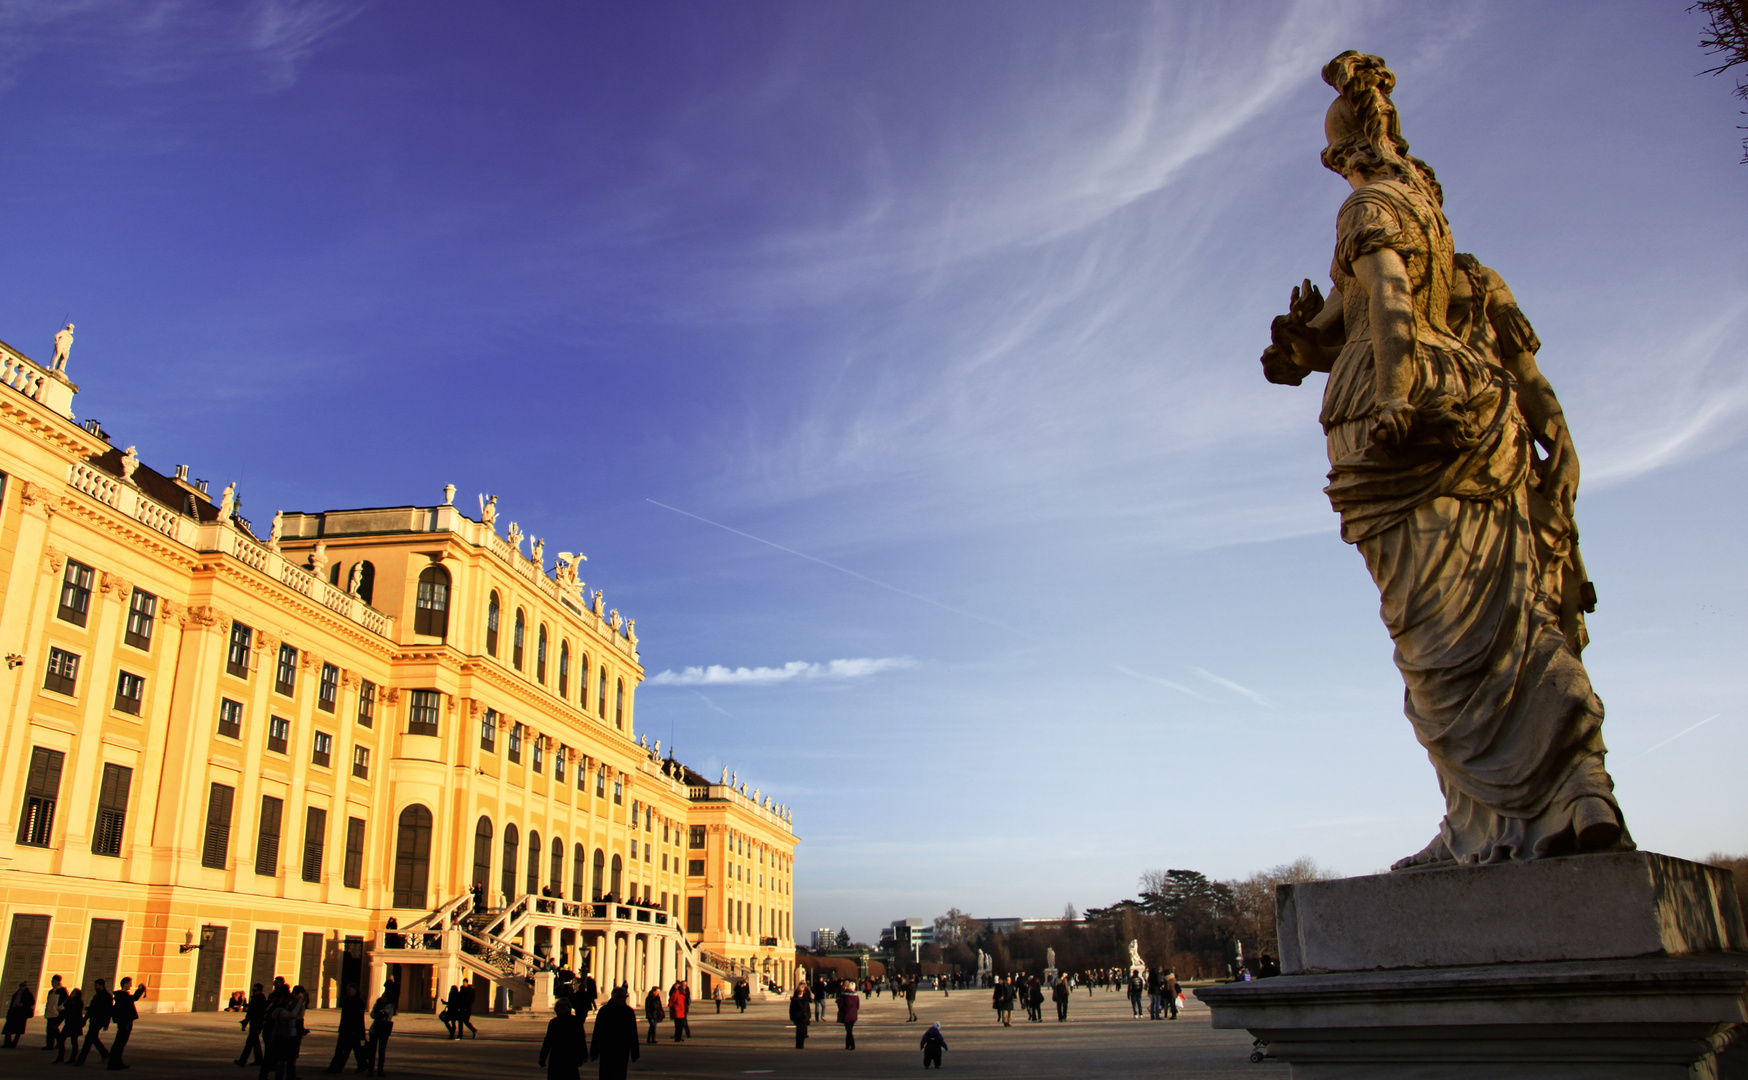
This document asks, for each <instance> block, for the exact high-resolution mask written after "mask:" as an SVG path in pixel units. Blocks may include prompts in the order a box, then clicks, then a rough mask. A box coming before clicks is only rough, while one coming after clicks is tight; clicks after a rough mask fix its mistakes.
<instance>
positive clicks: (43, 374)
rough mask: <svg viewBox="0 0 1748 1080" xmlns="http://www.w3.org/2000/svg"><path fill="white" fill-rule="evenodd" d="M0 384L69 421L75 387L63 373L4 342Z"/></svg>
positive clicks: (0, 355)
mask: <svg viewBox="0 0 1748 1080" xmlns="http://www.w3.org/2000/svg"><path fill="white" fill-rule="evenodd" d="M0 383H4V384H5V385H7V386H10V387H11V388H12V389H14V390H16V391H18V392H19V393H20V394H23V395H24V396H25V397H27V398H29V399H30V400H32V401H36V402H40V403H42V404H43V405H46V406H47V407H49V408H50V409H53V410H54V411H55V412H57V413H60V414H61V415H62V416H64V417H66V418H67V419H69V420H71V419H72V418H73V395H74V394H76V393H78V391H79V388H78V387H76V386H74V385H73V384H72V383H71V382H68V381H67V377H66V376H65V375H60V374H57V373H54V372H51V371H49V370H48V369H47V368H44V367H43V366H42V365H41V364H38V363H37V362H36V361H34V360H32V359H30V358H29V357H27V356H25V355H24V354H23V353H20V352H18V351H17V350H15V349H13V348H11V347H9V346H7V345H6V344H4V343H0Z"/></svg>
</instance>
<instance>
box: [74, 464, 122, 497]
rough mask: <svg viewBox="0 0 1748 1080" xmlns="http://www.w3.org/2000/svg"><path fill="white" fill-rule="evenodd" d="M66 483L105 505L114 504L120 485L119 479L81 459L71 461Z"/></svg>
mask: <svg viewBox="0 0 1748 1080" xmlns="http://www.w3.org/2000/svg"><path fill="white" fill-rule="evenodd" d="M67 483H69V484H71V485H73V488H74V490H76V491H82V492H84V493H85V494H87V495H89V496H91V497H92V498H93V499H96V500H97V501H98V502H100V503H102V504H104V505H105V506H114V505H115V504H116V491H117V489H118V488H120V487H121V483H120V481H118V480H116V479H115V477H113V476H111V475H109V474H108V473H106V472H104V471H103V470H102V469H94V468H92V467H91V466H90V465H87V464H85V463H84V462H83V461H75V462H73V465H72V468H71V469H69V470H68V472H67Z"/></svg>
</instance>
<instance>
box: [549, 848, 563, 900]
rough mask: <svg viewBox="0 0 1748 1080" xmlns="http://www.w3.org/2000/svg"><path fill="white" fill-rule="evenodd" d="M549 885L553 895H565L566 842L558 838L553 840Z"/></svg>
mask: <svg viewBox="0 0 1748 1080" xmlns="http://www.w3.org/2000/svg"><path fill="white" fill-rule="evenodd" d="M546 876H547V878H548V881H547V885H549V886H551V888H552V895H554V896H563V895H564V841H563V840H560V839H559V838H558V837H556V836H555V837H553V838H552V861H551V865H549V866H548V867H547V874H546Z"/></svg>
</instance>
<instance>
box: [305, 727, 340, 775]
mask: <svg viewBox="0 0 1748 1080" xmlns="http://www.w3.org/2000/svg"><path fill="white" fill-rule="evenodd" d="M333 760H334V736H333V735H331V734H329V733H328V732H326V731H318V732H316V733H315V735H314V737H312V738H311V739H310V764H311V765H319V766H320V767H322V768H324V769H331V768H333Z"/></svg>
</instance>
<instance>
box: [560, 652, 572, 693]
mask: <svg viewBox="0 0 1748 1080" xmlns="http://www.w3.org/2000/svg"><path fill="white" fill-rule="evenodd" d="M570 693H571V643H570V642H568V641H561V642H559V643H558V696H559V697H561V698H562V697H569V696H570Z"/></svg>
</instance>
